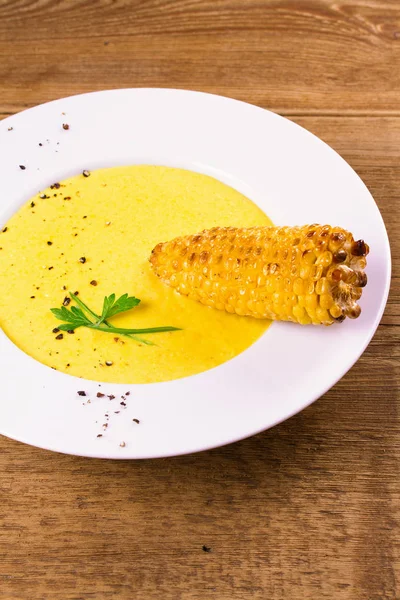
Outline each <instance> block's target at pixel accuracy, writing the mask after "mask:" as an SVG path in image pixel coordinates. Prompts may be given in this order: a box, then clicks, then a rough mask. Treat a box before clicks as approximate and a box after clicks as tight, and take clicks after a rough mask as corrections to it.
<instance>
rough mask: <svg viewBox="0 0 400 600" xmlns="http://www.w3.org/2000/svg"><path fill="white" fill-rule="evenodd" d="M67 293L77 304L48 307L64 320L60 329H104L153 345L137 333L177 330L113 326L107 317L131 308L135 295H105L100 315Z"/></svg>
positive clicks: (175, 328)
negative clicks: (69, 306) (68, 306)
mask: <svg viewBox="0 0 400 600" xmlns="http://www.w3.org/2000/svg"><path fill="white" fill-rule="evenodd" d="M69 295H70V297H71V299H72V300H73V301H74V302H75V303H76V304H77V305H78V306H71V308H67V307H66V306H62V307H61V308H51V309H50V310H51V312H52V313H53V315H54V316H55V317H56V319H58V320H59V321H64V323H63V324H62V325H59V326H58V329H59V330H60V331H75V329H78V327H88V328H89V329H96V330H97V331H104V332H105V333H118V334H120V335H124V336H125V337H129V338H131V339H133V340H136V341H137V342H142V343H143V344H148V345H153V342H151V341H149V340H146V339H144V338H142V337H139V335H137V334H147V333H163V332H166V331H179V327H147V328H145V329H125V328H124V327H114V325H111V323H109V321H108V319H110V318H111V317H115V315H118V314H120V313H123V312H126V311H128V310H131V309H132V308H135V306H137V305H138V304H139V303H140V300H139V298H135V296H128V294H123V295H122V296H120V297H119V298H118V299H117V298H116V296H115V294H111V295H110V296H106V297H105V298H104V301H103V310H102V311H101V315H98V314H96V313H95V312H94V311H93V310H92V309H91V308H89V307H88V306H87V305H86V304H85V303H84V302H82V300H81V299H80V298H78V296H76V295H75V294H73V293H72V292H69ZM89 317H91V318H89ZM92 319H94V320H92Z"/></svg>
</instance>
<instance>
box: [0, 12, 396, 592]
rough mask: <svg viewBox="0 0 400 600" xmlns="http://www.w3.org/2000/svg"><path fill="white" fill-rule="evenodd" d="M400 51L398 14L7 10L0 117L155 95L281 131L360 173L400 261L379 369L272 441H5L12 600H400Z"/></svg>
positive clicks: (379, 343)
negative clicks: (179, 447) (265, 120)
mask: <svg viewBox="0 0 400 600" xmlns="http://www.w3.org/2000/svg"><path fill="white" fill-rule="evenodd" d="M399 32H400V5H399V3H398V2H397V0H393V1H390V0H388V1H383V0H382V1H381V0H365V1H364V0H353V1H351V2H348V1H341V2H328V1H322V0H320V1H318V0H302V1H292V2H290V1H289V0H287V1H286V2H283V1H280V0H276V1H271V2H268V1H262V0H259V1H255V0H254V1H253V0H242V1H236V0H235V1H234V0H229V1H223V0H214V1H211V0H208V1H206V0H181V1H177V0H146V1H145V0H142V1H132V2H128V1H125V2H123V1H121V0H117V1H112V0H107V1H106V0H102V1H98V2H91V1H89V0H86V1H85V0H76V1H75V0H73V1H72V0H71V1H65V2H52V1H51V0H46V1H45V0H37V1H34V0H15V1H13V2H11V1H6V2H5V1H4V0H0V117H4V116H7V115H8V114H10V113H13V112H15V111H18V110H21V109H23V108H25V107H28V106H31V105H32V104H36V103H39V102H43V101H47V100H51V99H53V98H56V97H60V96H64V95H70V94H74V93H80V92H84V91H89V90H92V89H104V88H110V87H123V86H143V85H149V86H168V87H182V88H183V87H188V88H196V89H203V90H206V91H213V92H216V93H222V94H225V95H231V96H234V97H238V98H241V99H243V100H246V101H250V102H254V103H257V104H260V105H262V106H265V107H269V108H273V109H275V110H278V111H281V112H285V113H286V114H288V115H291V118H293V120H295V121H296V122H298V123H299V124H300V125H302V126H304V127H306V128H307V129H309V130H311V131H312V132H313V133H315V134H316V135H318V136H320V137H321V138H322V139H324V140H325V141H326V142H328V143H329V144H331V145H332V146H333V147H334V148H335V149H336V150H337V151H338V152H339V153H341V154H342V156H344V158H345V159H346V160H348V161H349V163H350V164H351V165H352V166H353V167H354V168H355V169H356V171H357V172H358V173H359V175H360V176H361V177H362V179H363V180H364V181H365V183H366V185H367V186H368V187H369V189H370V190H371V192H372V194H373V195H374V197H375V199H376V201H377V203H378V205H379V207H380V210H381V212H382V215H383V217H384V219H385V222H386V225H387V228H388V232H389V237H390V239H391V247H392V256H393V279H392V288H391V293H390V297H389V302H388V306H387V309H386V311H385V315H384V317H383V319H382V323H381V325H380V326H379V328H378V331H377V333H376V335H375V337H374V339H373V340H372V342H371V343H370V345H369V346H368V348H367V350H366V352H365V353H364V354H363V356H362V357H361V358H360V360H359V361H358V362H357V364H356V365H355V366H354V367H353V368H352V369H351V371H350V372H349V373H348V374H347V375H346V376H345V377H344V378H343V379H342V380H341V381H340V382H339V383H338V384H337V385H336V386H335V387H334V388H333V389H332V390H330V391H329V392H328V393H327V394H326V395H325V396H324V397H323V398H321V399H320V400H319V401H318V402H316V403H315V404H313V405H312V406H311V407H309V408H308V409H307V410H305V411H303V412H302V413H301V414H299V415H297V416H295V417H293V418H292V419H290V420H289V421H286V422H285V423H282V424H281V425H280V426H278V427H275V428H273V429H272V430H270V431H267V432H265V433H263V434H260V435H258V436H255V437H253V438H251V439H248V440H245V441H242V442H240V443H237V444H234V445H231V446H228V447H225V448H221V449H218V450H214V451H211V452H205V453H202V454H197V455H191V456H186V457H180V458H175V459H163V460H152V461H142V462H123V461H108V462H105V461H99V460H88V459H83V458H77V457H70V456H63V455H59V454H52V453H49V452H44V451H41V450H38V449H35V448H30V447H28V446H24V445H22V444H18V443H16V442H13V441H12V440H8V439H5V438H2V439H1V440H0V473H1V475H0V598H4V599H5V600H54V598H57V599H60V600H88V599H96V600H97V599H99V600H103V599H106V598H112V599H118V600H133V599H135V600H159V599H160V598H162V599H165V600H170V599H171V600H172V599H174V600H200V599H201V600H204V599H209V598H215V599H217V600H261V599H262V600H266V599H268V600H272V599H273V600H288V599H291V600H314V599H315V600H316V599H318V600H322V599H327V600H333V599H335V600H398V599H399V598H400V586H399V572H400V544H399V539H400V535H399V521H400V485H399V480H400V479H399V476H400V415H399V411H400V392H399V384H400V371H399V364H400V343H399V342H400V240H399V235H398V231H399V229H400V202H399V189H400V118H399V117H400V93H399V92H400V69H399V66H400V64H399V59H400V50H399V48H400V46H399V44H400V33H399ZM105 42H108V43H107V45H105ZM0 164H1V163H0ZM0 176H1V166H0ZM362 218H363V217H362V215H360V226H361V224H362ZM203 545H206V546H207V547H209V548H211V551H210V552H205V551H204V550H203V549H202V547H203Z"/></svg>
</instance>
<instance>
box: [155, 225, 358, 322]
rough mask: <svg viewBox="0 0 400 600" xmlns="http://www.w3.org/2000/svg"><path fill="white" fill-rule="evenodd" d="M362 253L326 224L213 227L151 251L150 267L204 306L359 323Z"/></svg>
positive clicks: (249, 313)
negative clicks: (347, 319)
mask: <svg viewBox="0 0 400 600" xmlns="http://www.w3.org/2000/svg"><path fill="white" fill-rule="evenodd" d="M368 252H369V248H368V246H367V244H366V243H365V242H364V241H363V240H359V241H354V238H353V236H352V234H351V233H349V232H348V231H346V230H345V229H341V228H340V227H331V226H330V225H305V226H302V227H250V228H248V229H240V228H235V227H214V228H213V229H209V230H205V231H203V232H202V233H199V234H197V235H188V236H184V237H178V238H176V239H174V240H172V241H170V242H165V243H161V244H158V245H157V246H156V247H155V248H154V250H153V251H152V254H151V256H150V262H151V264H152V267H153V269H154V272H155V273H156V275H157V276H158V277H160V279H161V280H162V281H163V282H164V283H166V284H167V285H169V286H171V287H173V288H175V289H176V290H177V291H178V292H180V293H181V294H185V295H187V296H189V297H190V298H193V299H194V300H198V301H199V302H202V303H203V304H205V305H207V306H210V307H213V308H217V309H220V310H226V311H228V312H229V313H236V314H238V315H246V316H252V317H256V318H260V319H273V320H281V321H282V320H283V321H294V322H297V323H301V324H309V323H313V324H315V325H318V324H324V325H331V324H332V323H333V322H335V321H337V322H341V321H343V320H344V319H345V318H346V317H350V318H351V319H355V318H357V317H358V316H359V314H360V312H361V309H360V306H359V305H358V304H357V300H359V298H360V297H361V293H362V288H363V287H364V286H365V285H366V284H367V276H366V274H365V273H364V269H365V267H366V258H365V257H366V256H367V254H368Z"/></svg>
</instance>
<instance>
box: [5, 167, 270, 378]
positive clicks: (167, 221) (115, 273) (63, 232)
mask: <svg viewBox="0 0 400 600" xmlns="http://www.w3.org/2000/svg"><path fill="white" fill-rule="evenodd" d="M86 175H87V173H86ZM270 223H271V222H270V220H269V219H268V217H266V215H265V214H264V213H263V212H262V211H261V210H260V209H259V208H258V207H257V206H255V204H253V203H252V202H251V201H250V200H249V199H248V198H246V197H245V196H243V195H242V194H240V193H239V192H237V191H235V190H234V189H232V188H230V187H228V186H226V185H224V184H223V183H221V182H219V181H217V180H216V179H213V178H212V177H208V176H206V175H202V174H199V173H193V172H191V171H186V170H182V169H174V168H166V167H159V166H129V167H117V168H111V169H101V170H98V171H93V172H91V173H90V174H89V176H87V177H85V176H84V175H83V174H80V175H77V176H75V177H71V178H70V179H67V180H65V181H63V182H60V183H57V184H55V185H53V186H51V187H49V188H48V189H46V190H43V191H42V192H41V193H40V194H37V195H36V196H34V197H33V198H32V199H31V200H29V202H27V203H26V204H25V205H24V206H23V207H22V208H21V209H20V210H19V211H18V212H17V213H16V214H15V215H14V216H13V217H12V218H11V219H10V220H9V222H8V223H7V224H6V227H5V228H4V230H3V232H1V233H0V248H1V250H0V285H1V290H2V293H1V294H0V325H1V327H2V329H3V330H4V332H5V333H6V334H7V335H8V336H9V338H10V339H11V340H12V341H13V342H14V343H15V344H16V345H17V346H18V347H19V348H21V349H22V350H23V351H24V352H26V353H27V354H29V355H30V356H32V357H33V358H35V359H36V360H38V361H40V362H41V363H44V364H46V365H48V366H50V367H53V368H55V369H57V370H59V371H63V372H65V373H69V374H71V375H75V376H78V377H84V378H87V379H93V380H99V381H109V382H115V383H150V382H159V381H168V380H171V379H176V378H180V377H185V376H188V375H194V374H195V373H200V372H202V371H205V370H207V369H210V368H212V367H215V366H217V365H219V364H221V363H223V362H225V361H227V360H229V359H231V358H232V357H234V356H235V355H237V354H239V353H240V352H242V351H243V350H244V349H245V348H247V347H248V346H250V345H251V344H252V343H253V342H254V341H255V340H256V339H257V338H258V337H259V336H260V335H261V334H262V333H263V332H264V331H265V330H266V328H267V327H268V325H269V322H267V321H261V320H257V319H252V318H248V317H239V316H237V315H231V314H228V313H225V312H222V311H217V310H213V309H210V308H208V307H206V306H203V305H202V304H199V303H196V302H194V301H192V300H190V299H188V298H187V297H184V296H180V295H179V294H178V293H177V292H175V291H174V290H173V289H171V288H169V287H167V286H165V285H164V284H163V283H161V281H159V280H158V279H157V277H156V276H155V275H154V274H153V273H152V271H151V268H150V264H149V262H148V258H149V256H150V253H151V250H152V248H153V247H154V246H155V245H156V244H157V243H158V242H162V241H166V240H169V239H171V238H174V237H176V236H180V235H186V234H190V233H196V232H199V231H201V230H202V229H205V228H210V227H214V226H217V225H219V226H227V225H232V226H241V227H245V226H251V225H268V224H270ZM68 290H71V291H73V292H75V291H78V292H79V297H80V298H81V299H82V300H83V301H84V302H85V303H86V304H88V305H89V306H90V307H91V308H92V309H93V310H94V311H95V312H97V313H99V312H101V308H102V303H103V298H104V296H105V295H110V294H112V293H115V294H116V295H117V296H119V295H122V294H124V293H128V294H129V295H130V296H136V297H138V298H140V299H141V303H140V305H139V306H138V307H136V308H134V309H132V310H131V311H129V312H127V313H124V314H122V315H118V316H115V317H114V318H113V319H112V323H113V325H115V326H118V327H129V328H136V327H137V328H142V327H157V326H164V325H171V326H175V327H180V328H182V331H174V332H168V333H156V334H151V335H150V334H149V335H147V336H146V338H147V339H149V340H151V341H152V342H154V343H155V345H154V346H147V345H143V344H140V343H137V342H135V341H133V340H130V339H128V338H124V337H122V336H117V335H113V334H110V333H103V332H99V331H94V330H90V329H87V328H84V327H82V328H79V329H77V330H76V331H75V333H74V334H68V333H66V332H64V334H63V338H62V339H57V338H56V336H57V332H56V333H53V332H52V330H53V329H54V328H55V327H57V325H58V324H60V321H57V320H56V318H55V317H54V315H53V314H52V313H51V312H50V308H59V307H61V305H62V303H63V300H64V298H66V297H67V295H68ZM72 305H73V303H71V304H70V305H69V308H70V307H71V306H72ZM106 363H109V366H107V364H106ZM110 363H112V364H110Z"/></svg>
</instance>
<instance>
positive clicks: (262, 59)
mask: <svg viewBox="0 0 400 600" xmlns="http://www.w3.org/2000/svg"><path fill="white" fill-rule="evenodd" d="M0 82H1V83H0V90H1V96H0V111H3V112H11V113H14V112H17V111H20V110H22V109H23V108H26V107H29V106H33V105H35V104H39V103H42V102H45V101H47V100H51V99H55V98H59V97H63V96H68V95H72V94H78V93H82V92H88V91H92V90H100V89H110V88H118V87H177V88H189V89H196V90H202V91H206V92H213V93H219V94H222V95H227V96H232V97H234V98H239V99H242V100H246V101H249V102H253V103H255V104H258V105H260V106H263V107H266V108H270V109H272V110H275V111H277V112H284V113H290V114H302V113H307V114H310V113H316V112H318V113H321V114H328V113H332V112H335V111H336V112H337V111H345V112H346V111H348V112H349V114H355V113H359V114H361V113H362V114H365V113H366V114H370V113H371V111H380V114H388V115H394V114H400V3H399V2H398V0H374V1H373V2H371V0H351V1H349V0H344V1H342V2H336V1H334V0H302V1H299V2H293V1H290V0H263V1H261V0H242V1H241V2H237V1H236V0H146V2H143V1H141V0H131V1H127V0H114V1H112V2H110V1H108V0H98V1H97V2H88V1H84V0H80V1H79V0H71V1H65V2H48V1H47V0H37V1H36V2H31V1H30V0H18V1H15V0H0Z"/></svg>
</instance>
